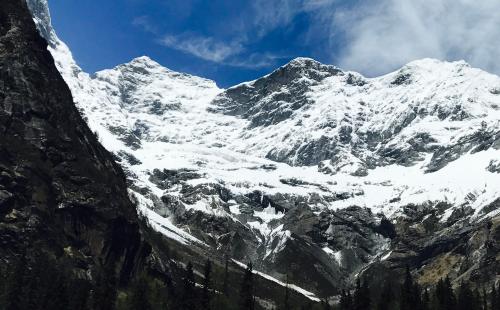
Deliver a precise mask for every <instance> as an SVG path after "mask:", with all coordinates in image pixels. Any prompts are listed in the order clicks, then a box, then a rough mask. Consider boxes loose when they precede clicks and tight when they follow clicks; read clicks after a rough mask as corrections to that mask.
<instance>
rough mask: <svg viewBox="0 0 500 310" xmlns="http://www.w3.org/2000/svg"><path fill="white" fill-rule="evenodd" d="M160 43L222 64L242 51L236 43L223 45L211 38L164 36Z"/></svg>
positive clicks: (241, 46) (241, 47)
mask: <svg viewBox="0 0 500 310" xmlns="http://www.w3.org/2000/svg"><path fill="white" fill-rule="evenodd" d="M160 43H161V44H162V45H164V46H166V47H169V48H172V49H175V50H178V51H182V52H184V53H187V54H190V55H193V56H196V57H198V58H201V59H204V60H208V61H212V62H216V63H223V62H224V61H226V60H227V59H228V58H230V57H232V56H234V55H237V54H239V53H241V52H242V51H243V50H244V48H243V45H242V44H241V43H239V42H237V41H233V42H229V43H225V42H221V41H217V40H216V39H214V38H212V37H202V36H194V35H179V36H174V35H166V36H164V37H163V38H162V39H160Z"/></svg>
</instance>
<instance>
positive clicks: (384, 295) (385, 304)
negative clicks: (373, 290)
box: [377, 279, 395, 310]
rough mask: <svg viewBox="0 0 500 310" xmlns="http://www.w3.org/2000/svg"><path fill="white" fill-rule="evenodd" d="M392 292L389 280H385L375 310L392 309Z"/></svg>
mask: <svg viewBox="0 0 500 310" xmlns="http://www.w3.org/2000/svg"><path fill="white" fill-rule="evenodd" d="M394 299H395V296H394V291H393V289H392V286H391V283H390V281H389V279H387V280H386V281H385V283H384V286H383V287H382V292H381V293H380V299H379V301H378V303H377V310H390V309H393V308H394Z"/></svg>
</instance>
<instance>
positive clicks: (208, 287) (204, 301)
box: [201, 260, 212, 310]
mask: <svg viewBox="0 0 500 310" xmlns="http://www.w3.org/2000/svg"><path fill="white" fill-rule="evenodd" d="M204 276H205V277H204V279H203V292H202V294H203V295H202V298H201V306H202V309H204V310H210V309H211V301H212V292H211V291H212V262H211V261H210V260H207V261H206V263H205V272H204Z"/></svg>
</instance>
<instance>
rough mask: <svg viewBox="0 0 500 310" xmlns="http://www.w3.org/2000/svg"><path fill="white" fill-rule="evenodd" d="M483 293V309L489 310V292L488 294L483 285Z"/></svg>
mask: <svg viewBox="0 0 500 310" xmlns="http://www.w3.org/2000/svg"><path fill="white" fill-rule="evenodd" d="M481 295H482V301H483V306H482V308H483V309H482V310H488V294H486V290H485V289H484V287H483V293H482V294H481Z"/></svg>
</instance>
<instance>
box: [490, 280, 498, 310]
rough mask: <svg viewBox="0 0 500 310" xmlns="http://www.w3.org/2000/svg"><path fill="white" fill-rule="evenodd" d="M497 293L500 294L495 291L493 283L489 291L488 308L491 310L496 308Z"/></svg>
mask: <svg viewBox="0 0 500 310" xmlns="http://www.w3.org/2000/svg"><path fill="white" fill-rule="evenodd" d="M497 295H500V294H499V293H498V292H497V288H496V287H495V284H493V285H492V286H491V292H490V309H491V310H497V309H498V307H499V304H498V296H497Z"/></svg>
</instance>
